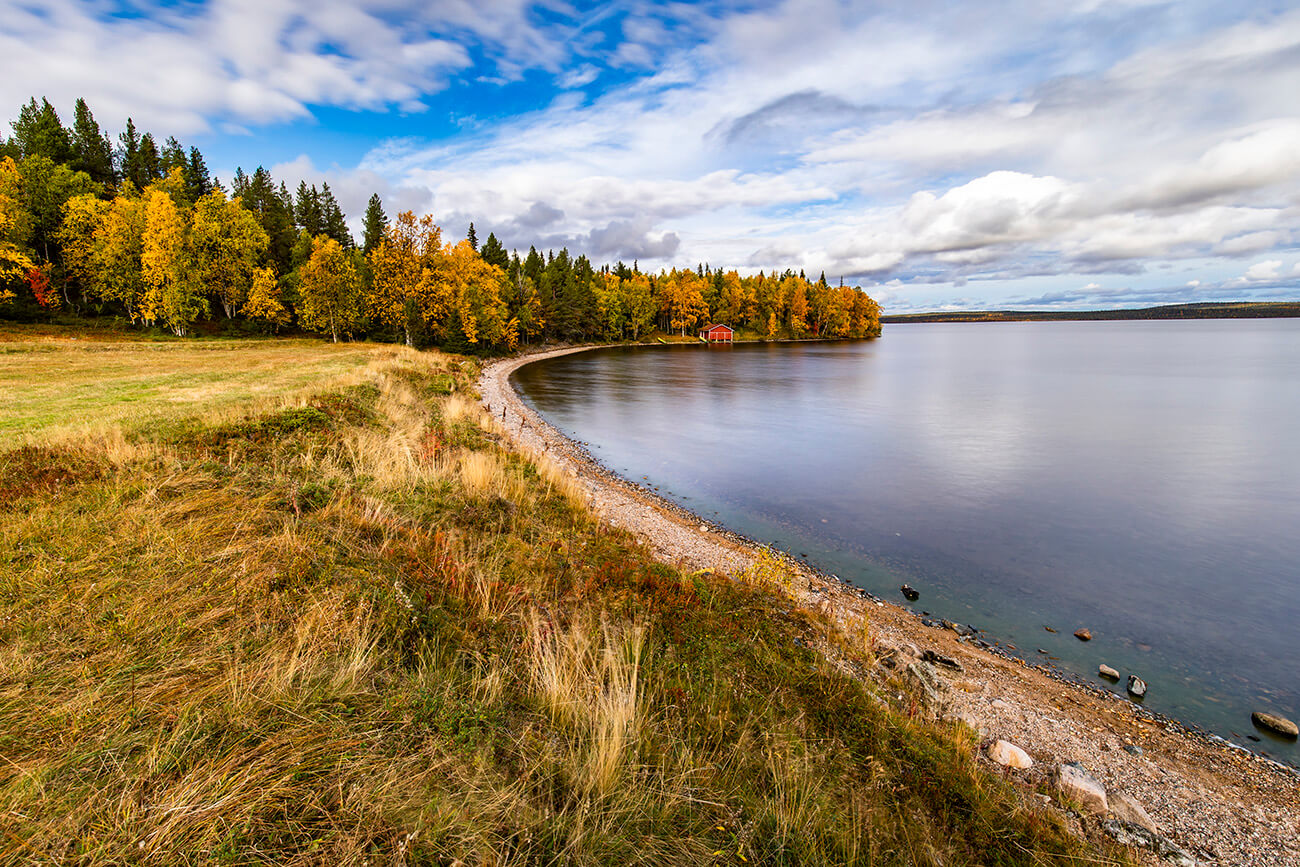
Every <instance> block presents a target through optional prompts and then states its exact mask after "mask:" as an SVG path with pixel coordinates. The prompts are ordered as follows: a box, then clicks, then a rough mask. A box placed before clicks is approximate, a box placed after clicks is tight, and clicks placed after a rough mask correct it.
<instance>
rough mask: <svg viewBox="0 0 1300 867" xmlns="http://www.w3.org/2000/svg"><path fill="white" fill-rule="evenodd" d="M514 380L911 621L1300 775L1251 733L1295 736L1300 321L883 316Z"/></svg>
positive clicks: (564, 364) (635, 472)
mask: <svg viewBox="0 0 1300 867" xmlns="http://www.w3.org/2000/svg"><path fill="white" fill-rule="evenodd" d="M515 382H516V385H517V386H518V387H519V388H520V391H521V392H522V393H523V395H524V397H525V399H526V400H527V401H528V402H529V403H530V404H531V405H532V406H534V407H535V408H536V409H538V410H539V411H541V412H542V413H543V414H544V415H545V416H546V417H547V418H548V419H549V420H550V421H551V422H552V423H554V424H555V425H557V426H558V427H559V428H561V429H562V430H564V431H565V432H566V433H568V434H569V435H571V436H573V437H574V438H576V439H579V440H582V441H584V442H586V443H588V444H589V448H590V450H591V451H592V453H593V454H594V455H595V456H596V457H597V458H598V459H599V460H601V461H602V462H603V463H604V464H605V465H606V466H608V467H610V468H611V469H614V470H616V471H618V472H620V473H622V474H623V475H624V476H626V477H628V478H631V479H633V480H636V481H641V482H643V483H644V484H648V485H651V486H658V488H659V490H660V493H662V494H664V495H666V496H668V497H670V498H672V499H674V500H676V501H678V502H680V503H682V504H683V505H685V506H687V507H688V508H691V509H693V510H694V511H696V512H698V513H700V514H702V515H706V516H708V517H710V518H714V519H717V520H719V521H721V522H722V523H723V524H725V525H727V526H729V527H731V528H732V529H735V530H737V531H739V532H741V533H743V534H745V535H747V536H750V537H752V538H755V539H758V540H761V541H765V542H769V543H775V545H777V546H779V547H780V548H782V549H784V550H786V551H789V552H791V553H792V554H794V555H795V556H806V557H807V558H808V560H810V561H811V562H813V563H814V564H815V565H817V566H820V567H821V568H823V569H825V570H827V571H830V572H833V573H835V574H838V575H840V576H842V577H845V578H848V579H850V580H851V581H853V582H854V583H856V584H858V585H860V586H862V587H865V588H867V589H869V590H871V591H873V592H876V593H878V594H880V595H883V596H885V597H887V598H890V599H894V600H895V601H898V602H900V603H901V602H902V601H903V600H902V597H901V595H900V594H899V593H898V586H899V585H900V584H901V583H902V582H904V581H906V582H909V583H910V584H912V585H913V586H914V587H916V588H917V589H918V590H920V591H921V599H920V601H918V602H917V603H916V604H915V605H914V606H913V607H914V608H917V609H918V610H919V609H924V610H927V611H930V612H932V613H934V614H935V615H938V616H942V617H947V618H950V619H953V620H959V621H963V622H968V623H971V624H973V625H975V626H976V627H978V628H981V629H984V630H986V631H987V633H988V635H989V636H990V637H992V638H996V639H999V640H1001V641H1002V642H1004V643H1010V644H1014V645H1016V647H1017V648H1018V651H1019V653H1020V654H1021V655H1023V656H1025V657H1026V658H1028V659H1032V660H1035V661H1043V660H1044V655H1042V654H1039V653H1038V652H1037V650H1038V648H1042V649H1043V650H1046V651H1048V653H1049V654H1050V655H1051V656H1054V657H1059V661H1057V662H1056V663H1054V664H1056V665H1059V666H1061V667H1062V668H1065V669H1068V670H1070V671H1073V672H1075V673H1077V674H1079V675H1081V676H1084V677H1087V678H1089V679H1093V680H1096V681H1097V682H1098V683H1099V684H1100V685H1103V686H1106V687H1108V688H1111V689H1113V690H1114V691H1116V692H1123V683H1122V681H1121V684H1119V685H1118V686H1113V687H1112V686H1110V684H1108V683H1106V682H1105V681H1101V680H1098V679H1097V678H1096V670H1097V664H1098V663H1099V662H1106V663H1108V664H1110V665H1112V666H1114V667H1115V668H1117V669H1119V670H1120V671H1121V672H1122V673H1123V674H1125V675H1127V674H1128V673H1130V672H1133V673H1137V674H1139V675H1140V676H1141V677H1143V678H1144V679H1145V680H1146V681H1147V683H1148V684H1149V685H1150V691H1149V693H1148V695H1147V698H1146V701H1145V704H1146V706H1147V707H1150V708H1152V709H1155V710H1158V711H1162V712H1164V713H1168V714H1170V715H1172V716H1175V717H1178V718H1180V719H1183V720H1186V721H1189V722H1193V723H1197V724H1200V725H1202V726H1205V727H1207V728H1209V729H1211V730H1213V731H1215V732H1218V733H1219V734H1222V735H1223V736H1225V737H1228V738H1231V739H1232V740H1234V741H1237V742H1240V743H1245V744H1247V745H1250V746H1252V747H1253V748H1254V749H1257V750H1261V751H1263V752H1267V753H1269V754H1270V755H1272V756H1274V757H1275V758H1279V759H1282V760H1285V761H1288V762H1291V763H1296V762H1297V761H1300V750H1298V749H1297V747H1296V745H1295V743H1294V742H1285V741H1282V740H1279V739H1276V738H1271V737H1269V736H1268V735H1266V734H1265V733H1263V732H1258V731H1256V730H1255V729H1254V728H1253V727H1252V725H1251V722H1250V712H1251V710H1254V709H1262V710H1272V711H1274V712H1280V713H1283V714H1284V715H1286V716H1288V717H1290V718H1292V719H1297V718H1300V674H1298V673H1297V667H1296V663H1297V659H1296V656H1297V641H1296V639H1297V636H1298V635H1300V631H1298V629H1297V626H1298V624H1300V320H1262V321H1247V320H1237V321H1222V322H1216V321H1201V322H1042V323H997V324H951V325H949V324H907V325H890V326H887V327H886V329H885V336H884V337H883V338H881V339H880V340H878V341H875V342H871V343H835V344H804V345H798V346H769V345H742V346H736V347H730V348H727V347H703V346H700V347H663V348H639V349H611V350H601V351H597V352H590V353H582V354H579V355H574V356H566V357H562V358H557V359H552V360H549V361H545V362H540V363H537V364H533V365H530V366H528V367H525V368H524V369H522V370H521V371H519V372H518V373H517V374H516V380H515ZM643 477H644V478H643ZM1044 626H1051V627H1053V628H1054V629H1057V630H1059V632H1058V633H1056V634H1052V633H1049V632H1047V631H1046V630H1045V629H1044ZM1080 626H1086V627H1088V628H1089V629H1091V630H1092V633H1093V636H1094V639H1093V640H1092V641H1091V642H1089V643H1086V644H1085V643H1083V642H1080V641H1078V640H1077V639H1075V638H1074V637H1073V636H1072V635H1071V633H1072V632H1073V631H1074V630H1075V629H1076V628H1078V627H1080ZM1250 735H1254V736H1256V737H1259V738H1261V741H1260V742H1258V743H1252V742H1251V741H1249V740H1247V737H1248V736H1250Z"/></svg>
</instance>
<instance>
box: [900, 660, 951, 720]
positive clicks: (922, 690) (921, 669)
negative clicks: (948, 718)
mask: <svg viewBox="0 0 1300 867" xmlns="http://www.w3.org/2000/svg"><path fill="white" fill-rule="evenodd" d="M903 671H904V673H905V674H906V675H907V676H908V679H909V680H911V681H912V683H913V685H914V687H915V689H916V692H917V693H918V694H919V696H920V699H921V703H922V704H923V705H925V706H926V707H927V708H929V709H930V710H932V711H934V712H935V713H938V712H939V711H940V709H942V707H943V695H942V693H943V691H944V690H945V689H947V684H945V683H944V682H943V680H942V679H941V678H940V677H939V674H938V672H936V671H935V670H934V666H932V665H930V664H929V663H927V662H910V663H908V664H907V667H906V668H904V669H903Z"/></svg>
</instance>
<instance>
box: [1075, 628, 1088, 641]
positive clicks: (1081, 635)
mask: <svg viewBox="0 0 1300 867" xmlns="http://www.w3.org/2000/svg"><path fill="white" fill-rule="evenodd" d="M1074 637H1075V638H1077V639H1079V640H1080V641H1092V633H1091V632H1089V631H1088V630H1086V629H1076V630H1074Z"/></svg>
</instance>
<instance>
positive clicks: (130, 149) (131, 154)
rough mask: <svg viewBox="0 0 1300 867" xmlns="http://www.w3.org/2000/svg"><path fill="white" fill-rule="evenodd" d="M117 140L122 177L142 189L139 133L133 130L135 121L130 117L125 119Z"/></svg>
mask: <svg viewBox="0 0 1300 867" xmlns="http://www.w3.org/2000/svg"><path fill="white" fill-rule="evenodd" d="M118 141H120V142H121V143H122V147H121V150H120V151H119V155H118V164H119V165H120V166H121V168H122V179H123V180H127V181H130V182H131V183H132V184H134V185H135V188H136V189H137V190H142V189H144V187H142V186H141V185H140V135H139V133H137V132H136V131H135V121H133V120H131V118H129V117H128V118H127V119H126V131H125V132H123V133H122V135H121V136H119V137H118Z"/></svg>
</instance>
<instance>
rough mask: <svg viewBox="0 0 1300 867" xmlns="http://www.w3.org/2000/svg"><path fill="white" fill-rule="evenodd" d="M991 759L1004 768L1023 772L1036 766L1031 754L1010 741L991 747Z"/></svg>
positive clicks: (999, 742) (1000, 742)
mask: <svg viewBox="0 0 1300 867" xmlns="http://www.w3.org/2000/svg"><path fill="white" fill-rule="evenodd" d="M989 758H990V759H992V760H993V761H995V762H997V763H998V764H999V765H1002V766H1003V767H1007V768H1015V769H1017V770H1021V771H1024V770H1028V769H1029V768H1032V767H1033V766H1034V760H1033V759H1031V758H1030V757H1029V753H1027V752H1025V751H1024V750H1022V749H1020V747H1018V746H1016V745H1015V744H1013V743H1011V742H1010V741H998V742H997V743H995V744H993V746H991V747H989Z"/></svg>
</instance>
